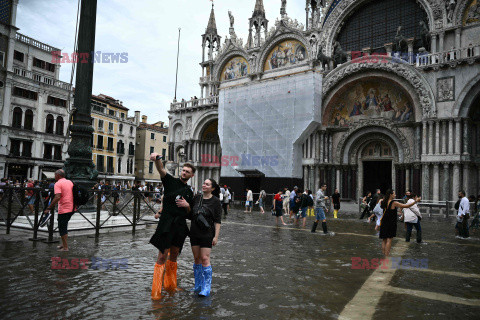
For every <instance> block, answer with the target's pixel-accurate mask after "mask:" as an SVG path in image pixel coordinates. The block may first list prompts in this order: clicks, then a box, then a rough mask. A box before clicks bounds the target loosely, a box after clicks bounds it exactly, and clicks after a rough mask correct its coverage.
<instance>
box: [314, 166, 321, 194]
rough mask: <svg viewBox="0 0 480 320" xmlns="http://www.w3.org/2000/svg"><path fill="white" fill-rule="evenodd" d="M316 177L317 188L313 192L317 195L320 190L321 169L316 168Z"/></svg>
mask: <svg viewBox="0 0 480 320" xmlns="http://www.w3.org/2000/svg"><path fill="white" fill-rule="evenodd" d="M314 175H315V179H314V180H315V186H314V190H313V192H314V193H315V192H316V191H317V190H318V189H320V175H319V168H318V166H315V168H314Z"/></svg>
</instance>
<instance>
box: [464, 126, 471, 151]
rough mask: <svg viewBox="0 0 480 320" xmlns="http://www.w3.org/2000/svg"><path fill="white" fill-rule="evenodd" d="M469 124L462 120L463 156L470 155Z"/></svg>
mask: <svg viewBox="0 0 480 320" xmlns="http://www.w3.org/2000/svg"><path fill="white" fill-rule="evenodd" d="M470 143H471V141H470V123H469V120H468V119H464V120H463V154H464V155H468V154H470Z"/></svg>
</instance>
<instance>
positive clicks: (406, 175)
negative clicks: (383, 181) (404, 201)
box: [405, 167, 411, 190]
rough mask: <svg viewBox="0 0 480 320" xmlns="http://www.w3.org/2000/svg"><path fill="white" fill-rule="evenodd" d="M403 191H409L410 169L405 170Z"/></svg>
mask: <svg viewBox="0 0 480 320" xmlns="http://www.w3.org/2000/svg"><path fill="white" fill-rule="evenodd" d="M405 189H407V190H410V189H411V186H410V167H407V168H406V169H405Z"/></svg>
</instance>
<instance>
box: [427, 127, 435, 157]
mask: <svg viewBox="0 0 480 320" xmlns="http://www.w3.org/2000/svg"><path fill="white" fill-rule="evenodd" d="M433 139H434V132H433V121H428V154H433Z"/></svg>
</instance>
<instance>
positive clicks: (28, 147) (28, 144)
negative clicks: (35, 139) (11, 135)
mask: <svg viewBox="0 0 480 320" xmlns="http://www.w3.org/2000/svg"><path fill="white" fill-rule="evenodd" d="M22 157H26V158H31V157H32V141H23V150H22Z"/></svg>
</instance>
